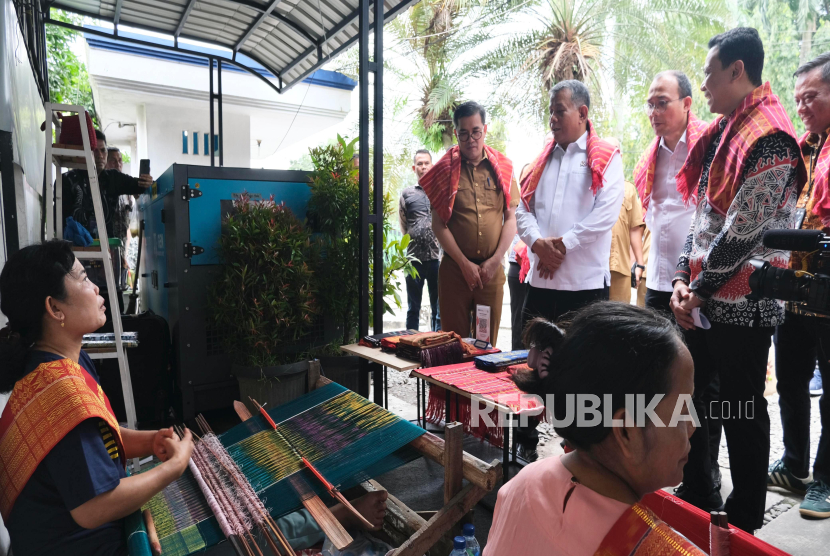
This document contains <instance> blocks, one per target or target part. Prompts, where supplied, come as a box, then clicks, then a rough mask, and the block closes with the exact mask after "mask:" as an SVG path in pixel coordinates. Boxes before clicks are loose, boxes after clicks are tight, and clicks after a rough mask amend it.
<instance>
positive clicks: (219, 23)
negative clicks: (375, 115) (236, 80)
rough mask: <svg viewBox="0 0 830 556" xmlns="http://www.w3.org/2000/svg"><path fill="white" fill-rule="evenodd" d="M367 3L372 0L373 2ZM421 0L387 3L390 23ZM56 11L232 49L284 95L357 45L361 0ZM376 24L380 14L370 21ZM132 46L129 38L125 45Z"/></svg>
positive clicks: (127, 2)
mask: <svg viewBox="0 0 830 556" xmlns="http://www.w3.org/2000/svg"><path fill="white" fill-rule="evenodd" d="M367 1H368V0H367ZM415 2H417V0H385V1H384V20H385V22H388V21H391V20H392V19H394V18H395V17H396V16H397V15H398V14H400V13H401V12H403V11H404V10H405V9H406V8H407V7H409V6H410V5H412V4H414V3H415ZM51 7H53V8H58V9H61V10H65V11H68V12H73V13H76V14H80V15H84V16H88V17H91V18H94V19H99V20H101V21H108V22H110V23H113V24H114V25H115V33H114V34H117V33H118V25H119V24H123V25H128V26H130V27H135V28H137V29H143V30H147V31H154V32H157V33H164V34H166V35H172V36H173V37H174V47H173V48H175V49H177V50H181V51H194V50H193V49H192V48H188V45H187V44H181V43H179V42H178V39H180V38H182V39H191V40H197V41H201V42H204V43H209V44H213V45H217V46H222V47H225V48H229V49H231V50H232V51H233V54H232V55H230V56H229V58H230V59H231V60H234V61H235V62H236V63H237V64H238V65H240V66H243V67H247V66H246V64H245V63H244V61H243V60H242V59H237V53H242V54H245V55H246V56H247V57H249V58H250V59H252V60H254V61H256V62H257V63H258V64H261V65H262V67H264V68H265V69H267V70H268V72H270V74H271V75H273V76H274V77H275V78H277V79H278V80H279V85H278V86H277V88H278V89H279V90H280V92H283V91H285V90H286V89H288V88H290V87H291V86H293V85H294V84H296V83H299V82H301V81H302V80H303V79H305V78H306V77H308V76H309V75H310V74H311V73H313V72H314V71H315V70H316V69H317V68H319V67H320V66H322V65H323V64H324V63H326V62H327V61H329V60H330V59H332V58H334V57H336V56H337V55H339V54H340V53H342V52H343V51H345V50H346V49H347V48H348V47H349V46H351V45H352V44H353V43H354V42H355V41H356V40H357V34H358V15H359V11H358V0H104V1H100V0H56V1H55V2H53V3H52V5H51ZM371 13H372V12H371V10H370V18H373V17H374V16H373V15H371ZM127 40H130V39H127Z"/></svg>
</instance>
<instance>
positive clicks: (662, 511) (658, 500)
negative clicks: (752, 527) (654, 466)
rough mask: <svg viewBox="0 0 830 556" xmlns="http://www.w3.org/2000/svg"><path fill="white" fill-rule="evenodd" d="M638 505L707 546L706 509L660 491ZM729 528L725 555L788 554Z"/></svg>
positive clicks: (647, 496) (699, 543)
mask: <svg viewBox="0 0 830 556" xmlns="http://www.w3.org/2000/svg"><path fill="white" fill-rule="evenodd" d="M640 504H642V505H643V506H646V507H648V509H649V510H651V511H652V512H654V514H655V515H656V516H657V517H658V518H659V519H661V520H663V521H665V522H666V523H668V524H669V525H671V527H672V528H674V529H675V531H677V532H678V533H680V534H681V535H683V536H684V537H686V538H687V539H689V540H690V541H691V542H693V543H695V544H696V545H697V546H700V547H708V546H709V522H710V517H711V516H710V515H709V512H705V511H703V510H701V509H698V508H696V507H694V506H692V505H691V504H689V503H687V502H684V501H683V500H680V499H679V498H676V497H674V496H672V495H671V494H669V493H667V492H665V491H663V490H658V491H655V492H652V493H650V494H646V495H645V496H643V499H642V500H641V501H640ZM729 531H730V535H729V556H788V554H787V553H786V552H784V551H783V550H780V549H778V548H775V547H774V546H772V545H770V544H768V543H766V542H764V541H762V540H761V539H759V538H757V537H754V536H752V535H751V534H749V533H747V532H746V531H742V530H741V529H738V528H737V527H734V526H731V525H730V526H729Z"/></svg>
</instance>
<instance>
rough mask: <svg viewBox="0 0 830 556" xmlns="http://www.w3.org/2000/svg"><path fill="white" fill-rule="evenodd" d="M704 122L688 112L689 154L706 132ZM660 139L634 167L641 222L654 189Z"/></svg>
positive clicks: (654, 142)
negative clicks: (641, 208)
mask: <svg viewBox="0 0 830 556" xmlns="http://www.w3.org/2000/svg"><path fill="white" fill-rule="evenodd" d="M706 127H707V125H706V122H704V121H702V120H699V119H697V118H696V117H695V115H694V114H692V112H691V111H690V112H689V120H688V122H687V123H686V146H687V147H688V151H687V152H690V151H691V150H692V148H693V146H694V144H695V143H697V140H698V139H700V137H701V135H703V133H704V132H705V131H706ZM660 140H661V137H655V138H654V141H652V142H651V145H649V146H648V149H646V151H645V152H644V153H643V156H641V157H640V160H639V162H637V166H635V167H634V186H635V187H636V188H637V194H638V195H639V196H640V202H641V203H642V205H643V220H644V221H645V218H646V212H648V207H649V205H650V204H651V191H652V188H653V187H654V169H655V168H656V166H657V154H658V153H659V152H660Z"/></svg>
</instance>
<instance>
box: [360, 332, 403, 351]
mask: <svg viewBox="0 0 830 556" xmlns="http://www.w3.org/2000/svg"><path fill="white" fill-rule="evenodd" d="M417 333H418V331H417V330H394V331H392V332H384V333H383V334H373V335H371V336H363V337H362V338H361V339H360V341H359V342H358V343H359V344H360V345H361V346H366V347H370V348H379V347H382V344H381V341H382V340H383V339H384V338H391V337H393V336H407V335H410V334H417Z"/></svg>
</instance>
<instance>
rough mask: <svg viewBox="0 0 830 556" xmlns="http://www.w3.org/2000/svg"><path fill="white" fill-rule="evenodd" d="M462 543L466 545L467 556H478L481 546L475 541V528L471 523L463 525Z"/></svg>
mask: <svg viewBox="0 0 830 556" xmlns="http://www.w3.org/2000/svg"><path fill="white" fill-rule="evenodd" d="M464 541H465V542H466V543H467V546H466V550H467V556H480V554H481V545H479V544H478V541H477V540H476V526H475V525H473V524H472V523H465V524H464Z"/></svg>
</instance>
